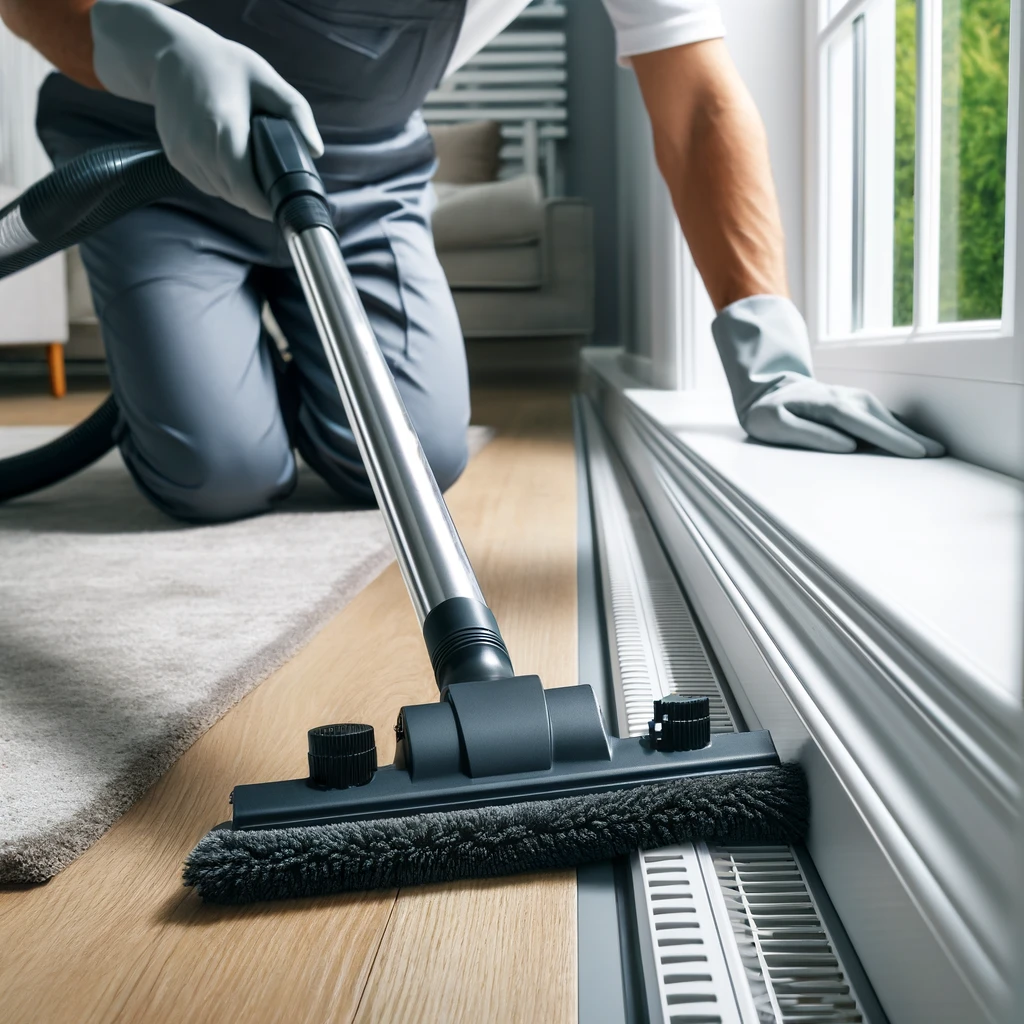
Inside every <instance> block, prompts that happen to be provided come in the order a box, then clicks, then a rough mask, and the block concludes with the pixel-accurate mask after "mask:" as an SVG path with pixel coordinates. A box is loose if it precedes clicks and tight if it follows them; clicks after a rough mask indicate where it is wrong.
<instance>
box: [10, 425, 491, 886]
mask: <svg viewBox="0 0 1024 1024" xmlns="http://www.w3.org/2000/svg"><path fill="white" fill-rule="evenodd" d="M59 433H60V430H59V429H56V428H51V427H7V428H2V429H0V457H3V456H5V455H11V454H14V453H15V452H19V451H25V450H27V449H29V448H32V447H35V446H36V445H38V444H42V443H43V442H45V441H48V440H50V439H51V438H52V437H54V436H55V435H56V434H59ZM489 437H490V434H489V432H488V431H487V430H486V429H484V428H478V427H474V428H471V431H470V448H471V450H472V451H478V450H479V449H480V448H482V447H483V446H484V445H485V444H486V443H487V440H488V439H489ZM392 557H393V556H392V552H391V547H390V544H389V542H388V538H387V533H386V531H385V529H384V525H383V522H382V520H381V518H380V515H379V513H378V512H376V511H375V510H374V511H357V510H339V507H338V505H337V499H336V498H335V497H334V496H333V495H332V493H331V492H330V491H329V490H328V488H327V486H326V485H325V484H323V482H322V481H321V480H320V479H319V478H318V477H316V476H315V475H314V474H313V473H311V472H310V471H309V470H308V469H305V468H303V470H302V472H301V474H300V482H299V485H298V488H297V490H296V492H295V494H294V495H293V496H292V497H291V498H290V499H289V500H288V502H287V503H286V504H285V505H284V506H283V507H282V510H281V511H279V512H275V513H274V514H272V515H267V516H262V517H260V518H257V519H249V520H246V521H244V522H239V523H230V524H225V525H218V526H203V527H189V526H182V525H180V524H177V523H175V522H174V521H173V520H171V519H169V518H167V517H165V516H164V515H162V514H161V513H160V512H158V511H156V510H155V509H154V508H152V507H151V506H150V505H149V504H147V502H146V501H145V499H143V498H142V496H141V495H140V494H139V493H138V491H137V490H136V489H135V485H134V484H133V483H132V480H131V478H130V477H129V475H128V472H127V470H126V469H125V468H124V465H123V463H122V462H121V457H120V455H118V454H117V453H116V452H114V453H111V454H110V455H108V456H107V457H106V458H104V459H102V460H101V461H100V462H98V463H97V464H96V465H95V466H93V467H91V468H90V469H88V470H86V471H85V472H83V473H81V474H79V476H78V477H76V478H73V479H71V480H68V481H65V482H64V483H62V484H59V485H58V486H56V487H53V488H51V489H49V490H48V491H43V492H41V493H40V494H37V495H33V496H31V497H28V498H23V499H21V500H19V501H17V502H13V503H11V504H9V505H6V506H0V882H40V881H44V880H45V879H47V878H50V877H52V876H53V875H55V874H56V873H57V872H58V871H60V870H62V869H63V868H65V867H66V866H67V865H68V864H70V863H71V861H73V860H74V859H75V858H76V857H77V856H78V855H79V854H81V853H82V852H83V851H84V850H85V849H86V848H87V847H88V846H90V845H91V844H92V843H94V842H95V841H96V840H97V839H98V838H99V837H100V836H101V835H102V834H103V833H104V832H105V831H106V830H107V829H108V828H109V827H110V826H111V825H112V824H113V823H114V821H116V820H117V818H118V817H119V816H120V815H121V814H123V813H124V811H125V810H127V808H128V807H129V806H130V805H131V804H132V803H133V802H134V801H135V800H136V799H137V798H138V797H139V796H141V794H142V793H143V792H145V790H146V789H147V788H148V787H149V786H150V785H152V783H153V782H155V781H156V779H157V778H159V776H160V775H161V774H162V773H163V772H165V771H166V770H167V769H168V768H169V767H170V766H171V765H172V764H173V763H174V761H175V760H177V758H178V757H180V756H181V754H182V753H184V751H185V750H187V749H188V747H189V746H190V745H191V744H192V743H194V742H195V740H196V739H197V738H198V737H199V736H200V735H202V733H203V732H205V731H206V730H207V729H209V728H210V726H211V725H213V723H214V722H216V721H217V719H218V718H220V717H221V715H223V714H224V712H225V711H227V710H228V708H230V707H231V705H232V704H234V703H235V702H236V701H238V700H239V699H240V698H242V697H243V696H244V695H245V694H246V693H248V692H249V691H250V690H251V689H253V687H255V686H256V685H257V684H258V683H260V682H261V681H262V680H264V679H265V678H266V677H267V676H268V675H270V673H271V672H273V671H274V670H275V669H276V668H278V667H279V666H280V665H282V664H283V663H284V662H285V661H286V660H287V659H288V658H289V657H290V656H291V655H293V654H294V653H296V652H297V651H298V650H299V649H300V648H301V647H302V646H303V645H304V644H305V643H306V641H307V640H309V638H310V637H311V636H312V635H313V634H314V633H315V632H316V631H317V630H318V629H319V628H320V627H321V626H322V625H323V624H324V623H325V622H326V621H327V619H328V618H329V617H330V616H331V615H333V614H334V613H335V612H336V611H338V609H340V608H341V607H342V606H343V605H345V604H346V603H347V602H348V601H350V600H351V599H352V598H353V597H354V596H355V595H356V594H357V593H358V592H359V591H360V590H361V589H362V588H363V587H364V586H366V584H367V583H369V582H370V581H371V580H372V579H373V578H374V577H375V576H377V575H378V574H379V573H380V572H381V570H383V569H384V567H385V566H387V565H388V564H389V563H390V562H391V560H392Z"/></svg>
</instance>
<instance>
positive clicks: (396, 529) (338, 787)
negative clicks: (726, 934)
mask: <svg viewBox="0 0 1024 1024" xmlns="http://www.w3.org/2000/svg"><path fill="white" fill-rule="evenodd" d="M252 128H253V132H252V138H253V151H254V157H255V163H256V171H257V175H258V178H259V180H260V183H261V185H262V186H263V188H264V190H265V192H266V195H267V197H268V199H269V201H270V205H271V209H272V210H273V213H274V218H275V220H276V222H277V224H278V226H279V227H280V229H281V231H282V232H283V234H284V237H285V239H286V241H287V245H288V249H289V252H290V253H291V256H292V260H293V262H294V264H295V268H296V270H297V272H298V276H299V279H300V281H301V283H302V288H303V291H304V293H305V297H306V300H307V302H308V304H309V308H310V311H311V313H312V316H313V319H314V321H315V323H316V327H317V331H318V332H319V335H320V339H321V341H322V343H323V347H324V352H325V354H326V358H327V361H328V364H329V366H330V368H331V373H332V374H333V376H334V380H335V383H336V384H337V387H338V391H339V393H340V395H341V399H342V402H343V404H344V408H345V412H346V414H347V416H348V421H349V424H350V426H351V428H352V431H353V434H354V435H355V438H356V441H357V444H358V446H359V451H360V454H361V455H362V459H363V464H364V466H365V469H366V473H367V476H368V477H369V480H370V484H371V486H372V488H373V491H374V493H375V495H376V497H377V501H378V504H379V506H380V509H381V513H382V514H383V516H384V521H385V523H386V525H387V529H388V532H389V534H390V536H391V541H392V544H393V546H394V550H395V554H396V556H397V559H398V563H399V566H400V567H401V570H402V575H403V577H404V578H405V582H406V586H407V587H408V590H409V595H410V598H411V599H412V603H413V607H414V608H415V609H416V614H417V616H418V618H419V621H420V624H421V626H422V630H423V639H424V642H425V643H426V646H427V650H428V653H429V655H430V662H431V665H432V667H433V672H434V678H435V680H436V682H437V686H438V688H439V690H440V693H441V699H440V700H439V701H438V702H437V703H433V704H422V705H410V706H407V707H404V708H402V709H401V712H400V714H399V716H398V724H397V725H396V735H397V740H398V743H397V751H396V756H395V763H394V764H392V765H387V766H384V767H382V768H379V769H378V765H377V750H376V741H375V739H374V735H373V729H372V728H371V727H370V726H368V725H362V724H353V723H348V724H337V725H326V726H321V727H319V728H316V729H311V730H310V731H309V733H308V743H309V754H308V757H309V776H308V777H307V778H304V779H294V780H291V781H286V782H270V783H263V784H258V785H244V786H237V787H236V788H235V790H234V792H233V794H232V805H233V818H232V820H231V821H230V822H226V823H224V824H223V825H220V826H217V828H215V829H214V830H213V831H211V832H210V833H208V834H207V835H206V837H204V838H203V839H202V840H201V841H200V842H199V844H198V845H197V846H196V848H195V850H193V852H192V854H191V855H190V856H189V858H188V861H187V863H186V866H185V873H184V879H185V882H186V884H188V885H193V886H195V887H196V889H197V890H198V892H199V894H200V895H201V896H202V898H203V899H206V900H212V901H216V902H221V903H240V902H249V901H251V900H258V899H271V898H278V897H286V896H308V895H317V894H323V893H329V892H339V891H342V890H347V889H363V888H374V887H383V886H387V887H391V886H395V885H406V884H414V883H420V882H430V881H449V880H452V879H456V878H471V877H483V876H490V875H500V874H507V873H511V872H516V871H525V870H531V869H537V868H543V867H557V866H566V865H574V864H580V863H585V862H587V861H593V860H603V859H606V858H609V857H613V856H617V855H619V854H624V853H628V852H630V851H631V850H635V849H637V848H638V847H640V848H644V849H649V848H652V847H659V846H665V845H669V844H672V843H679V842H684V841H689V840H707V841H714V842H741V841H747V840H753V841H757V842H762V843H781V842H793V841H796V840H798V839H799V838H801V837H802V835H803V832H804V829H805V828H806V825H807V816H808V802H807V790H806V783H805V781H804V779H803V775H802V773H801V772H800V769H799V768H798V767H797V766H796V765H780V764H779V759H778V755H777V754H776V751H775V748H774V746H773V744H772V741H771V737H770V736H769V735H768V733H766V732H748V733H736V734H728V735H719V736H715V737H714V738H712V736H711V722H710V712H709V708H708V700H707V698H706V697H703V698H701V697H698V698H688V699H684V698H667V699H664V700H662V701H658V702H656V703H655V705H654V709H653V719H652V721H651V725H650V731H649V735H648V736H646V737H643V738H641V739H636V738H634V739H619V738H614V737H609V736H608V734H607V732H606V730H605V727H604V723H603V721H602V719H601V714H600V711H599V709H598V705H597V701H596V699H595V696H594V693H593V691H592V689H591V688H590V687H589V686H587V685H585V684H581V685H579V686H567V687H562V688H557V689H553V690H545V689H544V687H543V686H542V685H541V681H540V679H539V678H538V677H537V676H535V675H516V674H515V672H514V670H513V668H512V662H511V659H510V658H509V654H508V650H507V649H506V647H505V643H504V641H503V640H502V637H501V633H500V631H499V629H498V625H497V623H496V622H495V619H494V615H493V614H492V613H491V611H490V609H489V608H488V607H487V604H486V602H485V601H484V598H483V595H482V593H481V590H480V585H479V583H478V582H477V579H476V576H475V575H474V573H473V569H472V566H471V565H470V563H469V559H468V557H467V556H466V551H465V549H464V547H463V545H462V542H461V540H460V539H459V535H458V533H457V532H456V530H455V526H454V524H453V523H452V520H451V516H450V515H449V513H448V509H447V507H446V505H445V503H444V499H443V498H442V496H441V493H440V491H439V489H438V487H437V483H436V481H435V480H434V477H433V474H432V472H431V470H430V466H429V465H428V463H427V460H426V458H425V456H424V454H423V450H422V448H421V447H420V444H419V440H418V438H417V436H416V432H415V430H414V429H413V426H412V423H411V422H410V420H409V416H408V414H407V412H406V410H405V407H404V405H403V403H402V400H401V397H400V395H399V393H398V389H397V388H396V387H395V383H394V380H393V378H392V376H391V373H390V370H389V369H388V367H387V364H386V363H385V361H384V358H383V356H382V355H381V352H380V349H379V347H378V345H377V343H376V339H375V338H374V335H373V330H372V328H371V326H370V323H369V321H368V319H367V317H366V313H365V311H364V310H363V307H362V304H361V302H360V300H359V295H358V293H357V292H356V289H355V286H354V285H353V283H352V279H351V277H350V276H349V273H348V270H347V268H346V267H345V262H344V260H343V258H342V255H341V250H340V246H339V243H338V237H337V234H336V232H335V230H334V226H333V221H332V218H331V213H330V208H329V204H328V200H327V196H326V194H325V191H324V187H323V184H322V182H321V181H320V177H319V175H318V174H317V172H316V169H315V167H314V165H313V163H312V160H311V159H310V157H309V154H308V152H307V151H306V149H305V146H304V144H303V142H302V141H301V139H300V138H299V136H298V134H297V132H296V131H295V130H294V128H293V127H292V126H291V124H289V123H288V122H286V121H282V120H278V119H274V118H267V117H257V118H255V119H254V121H253V126H252ZM190 188H191V186H189V185H188V183H187V182H186V181H185V180H184V179H183V178H182V177H181V175H179V174H178V173H177V172H176V171H175V170H174V169H173V168H172V167H171V166H170V164H169V163H168V161H167V158H166V156H165V155H164V154H163V153H162V152H161V151H160V150H159V149H158V148H157V147H154V146H151V145H127V146H124V145H122V146H113V147H106V148H104V149H99V150H95V151H93V152H91V153H86V154H83V155H82V156H80V157H78V158H76V159H74V160H71V161H69V162H68V163H67V164H66V165H64V166H63V167H61V168H60V169H59V170H57V171H55V172H54V173H53V174H52V175H50V176H49V177H48V178H46V179H44V180H43V181H41V182H39V183H38V184H37V185H35V186H33V187H32V188H31V189H29V190H28V191H27V192H26V193H24V194H23V195H22V196H20V197H19V198H18V199H17V200H15V202H13V203H11V204H9V205H8V206H6V207H4V208H3V209H0V278H3V277H4V276H6V275H7V274H11V273H15V272H17V271H18V270H20V269H22V268H24V267H26V266H29V265H31V264H32V263H34V262H36V261H37V260H39V259H42V258H44V257H45V256H47V255H50V254H51V253H53V252H56V251H58V250H59V249H62V248H64V247H66V246H68V245H71V244H73V243H75V242H77V241H79V240H81V239H83V238H85V237H87V236H88V235H89V234H91V233H92V232H94V231H96V230H98V229H100V228H102V227H104V226H105V225H106V224H109V223H110V222H111V221H112V220H114V219H116V218H117V217H119V216H121V215H122V214H124V213H127V212H128V211H129V210H132V209H135V208H136V207H138V206H142V205H145V204H147V203H150V202H156V201H158V200H160V199H162V198H165V197H166V196H170V195H174V194H178V193H181V192H184V191H187V190H189V189H190ZM117 416H118V412H117V405H116V402H115V400H114V398H113V397H111V398H109V399H108V400H107V401H106V402H105V403H104V405H103V406H102V407H101V409H99V410H98V411H97V412H96V413H94V414H93V415H92V416H91V417H90V418H89V420H87V421H86V422H85V423H83V424H81V425H80V426H79V427H77V428H75V429H74V430H73V431H71V432H69V433H68V434H67V435H65V436H64V437H62V438H60V439H58V440H57V441H55V442H52V443H51V444H50V445H47V446H44V447H43V448H41V449H37V450H35V451H32V452H28V453H25V454H23V455H19V456H16V457H14V458H11V459H5V460H0V501H4V500H7V499H10V498H15V497H18V496H20V495H23V494H27V493H31V492H32V491H34V490H37V489H38V488H40V487H43V486H48V485H49V484H52V483H55V482H56V481H57V480H60V479H63V478H64V477H66V476H68V475H70V474H71V473H73V472H77V471H78V470H79V469H81V468H83V467H84V466H86V465H88V464H89V463H90V462H91V461H93V460H95V459H96V458H98V457H99V456H101V455H102V454H103V453H104V452H105V451H107V450H108V449H109V448H110V447H111V446H112V445H113V425H114V423H115V422H116V420H117Z"/></svg>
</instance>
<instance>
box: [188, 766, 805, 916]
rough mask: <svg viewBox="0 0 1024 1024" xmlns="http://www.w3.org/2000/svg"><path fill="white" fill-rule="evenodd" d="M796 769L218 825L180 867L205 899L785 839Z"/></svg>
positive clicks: (514, 870)
mask: <svg viewBox="0 0 1024 1024" xmlns="http://www.w3.org/2000/svg"><path fill="white" fill-rule="evenodd" d="M808 815H809V801H808V796H807V784H806V780H805V779H804V775H803V772H802V771H801V769H800V767H799V766H798V765H795V764H784V765H780V766H777V767H773V768H764V769H760V770H757V771H745V772H736V773H731V774H722V775H704V776H691V777H688V778H683V779H678V780H676V781H673V782H665V783H656V784H651V785H645V786H637V787H635V788H632V789H619V790H610V791H607V792H603V793H594V794H589V795H586V796H572V797H563V798H559V799H555V800H537V801H530V802H525V803H515V804H502V805H495V806H488V807H481V808H474V809H471V810H461V811H446V812H438V813H432V814H419V815H411V816H408V817H393V818H377V819H373V820H367V821H352V822H343V823H340V824H333V825H316V826H309V827H297V828H286V829H253V830H233V829H228V828H225V829H218V830H214V831H213V832H210V833H209V834H208V835H206V836H205V837H204V838H203V839H202V840H201V841H200V843H199V845H198V846H196V848H195V850H193V851H192V854H191V856H190V857H189V859H188V862H187V863H186V865H185V873H184V881H185V884H186V885H190V886H194V887H195V888H196V890H197V891H198V893H199V895H200V896H201V897H202V898H203V899H204V900H206V901H207V902H210V903H251V902H255V901H257V900H272V899H284V898H289V897H300V896H323V895H326V894H329V893H337V892H347V891H351V890H365V889H392V888H397V887H401V886H407V885H422V884H425V883H429V882H452V881H456V880H458V879H465V878H490V877H494V876H497V875H512V874H518V873H521V872H526V871H536V870H539V869H543V868H566V867H574V866H576V865H578V864H586V863H589V862H593V861H602V860H608V859H610V858H612V857H618V856H621V855H623V854H626V853H630V852H631V851H633V850H636V849H638V848H639V849H645V850H651V849H658V848H660V847H663V846H673V845H675V844H678V843H683V842H697V841H700V842H710V843H745V842H750V843H764V844H776V843H779V844H781V843H793V842H797V841H799V840H801V839H802V838H803V836H804V833H805V831H806V829H807V821H808Z"/></svg>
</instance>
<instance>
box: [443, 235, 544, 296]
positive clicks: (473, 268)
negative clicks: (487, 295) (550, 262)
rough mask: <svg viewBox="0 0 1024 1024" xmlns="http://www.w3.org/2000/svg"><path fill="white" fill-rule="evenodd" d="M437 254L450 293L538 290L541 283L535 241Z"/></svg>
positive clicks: (539, 262) (537, 250) (541, 273)
mask: <svg viewBox="0 0 1024 1024" xmlns="http://www.w3.org/2000/svg"><path fill="white" fill-rule="evenodd" d="M437 255H438V259H440V261H441V266H442V268H443V269H444V273H445V277H447V278H448V285H449V287H450V288H452V289H453V290H454V291H472V290H474V289H486V290H488V291H514V290H522V289H524V288H540V287H541V285H542V284H543V283H544V278H543V271H542V264H541V250H540V243H539V242H528V243H527V244H526V245H502V246H497V247H495V248H492V249H450V250H448V251H445V252H439V253H438V254H437Z"/></svg>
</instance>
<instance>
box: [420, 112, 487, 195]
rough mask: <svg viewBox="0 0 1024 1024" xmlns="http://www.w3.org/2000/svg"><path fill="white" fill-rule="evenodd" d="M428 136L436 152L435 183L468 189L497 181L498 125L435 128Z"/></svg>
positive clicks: (432, 127)
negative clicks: (479, 184)
mask: <svg viewBox="0 0 1024 1024" xmlns="http://www.w3.org/2000/svg"><path fill="white" fill-rule="evenodd" d="M430 134H431V135H432V136H433V137H434V148H435V149H436V150H437V172H436V173H435V174H434V180H435V181H447V182H452V183H454V184H456V185H470V184H474V183H477V182H481V181H494V179H495V178H497V177H498V166H499V154H500V152H501V125H499V124H498V122H497V121H470V122H468V123H466V124H435V125H431V127H430Z"/></svg>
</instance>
